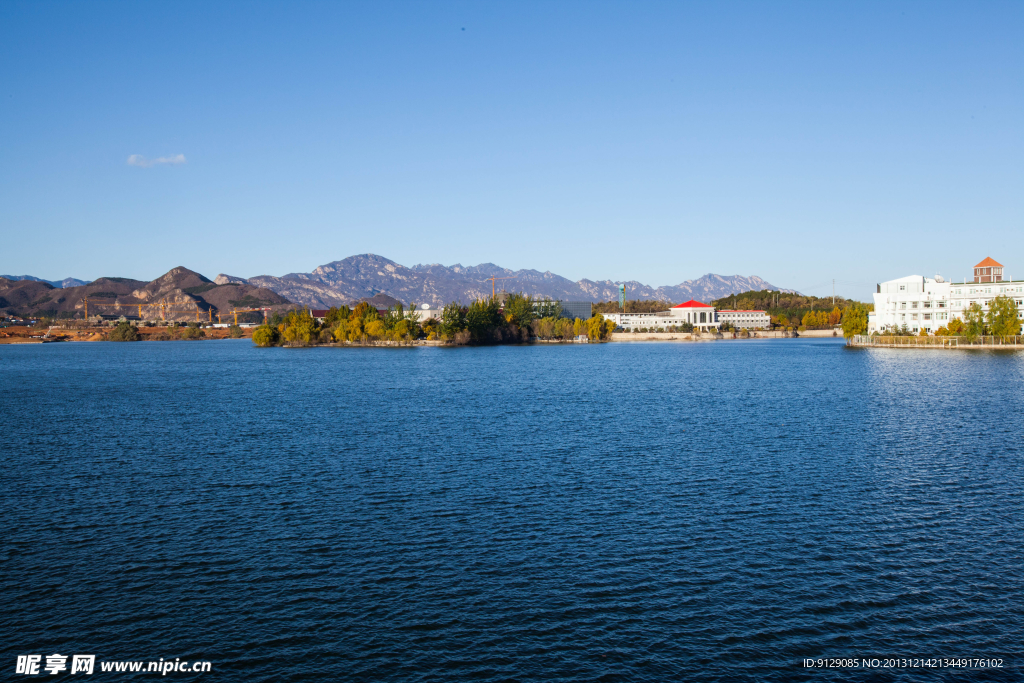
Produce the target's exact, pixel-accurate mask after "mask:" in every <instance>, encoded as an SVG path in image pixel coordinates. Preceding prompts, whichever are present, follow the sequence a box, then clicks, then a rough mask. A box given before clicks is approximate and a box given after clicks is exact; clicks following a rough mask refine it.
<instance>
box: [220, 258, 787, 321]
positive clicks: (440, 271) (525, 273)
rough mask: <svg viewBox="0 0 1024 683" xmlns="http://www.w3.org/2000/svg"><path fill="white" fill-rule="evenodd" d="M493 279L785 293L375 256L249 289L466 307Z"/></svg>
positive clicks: (565, 295)
mask: <svg viewBox="0 0 1024 683" xmlns="http://www.w3.org/2000/svg"><path fill="white" fill-rule="evenodd" d="M225 277H227V276H225ZM491 277H496V278H507V279H500V280H496V281H494V289H495V290H504V291H522V292H525V293H527V294H531V295H533V296H537V297H543V298H550V299H561V300H562V301H610V300H614V299H616V298H618V287H619V284H625V285H626V295H627V296H628V297H629V298H631V299H659V300H668V301H686V300H688V299H699V300H703V301H710V300H712V299H719V298H722V297H725V296H729V295H730V294H739V293H742V292H747V291H751V290H758V291H759V290H762V289H771V290H780V288H779V287H776V286H775V285H772V284H771V283H769V282H767V281H765V280H764V279H762V278H760V277H758V276H756V275H751V276H742V275H718V274H715V273H706V274H704V275H702V276H701V277H699V278H696V279H694V280H686V281H684V282H681V283H679V284H678V285H673V286H667V287H656V288H655V287H651V286H649V285H645V284H643V283H641V282H638V281H636V280H631V281H629V282H625V283H622V282H621V281H612V280H586V279H584V280H579V281H577V282H573V281H572V280H569V279H568V278H564V277H562V276H560V275H557V274H555V273H552V272H551V271H550V270H548V271H544V272H540V271H537V270H530V269H522V270H510V269H508V268H503V267H502V266H499V265H497V264H495V263H481V264H478V265H476V266H464V265H462V264H461V263H455V264H452V265H450V266H444V265H441V264H439V263H430V264H416V265H415V266H413V267H411V268H409V267H406V266H403V265H401V264H399V263H396V262H395V261H392V260H390V259H388V258H385V257H383V256H380V255H378V254H356V255H354V256H349V257H347V258H344V259H341V260H338V261H331V262H329V263H325V264H324V265H322V266H319V267H317V268H315V269H313V271H312V272H311V273H289V274H287V275H284V276H282V277H274V276H269V275H260V276H257V277H252V278H249V279H248V280H246V282H248V283H249V284H252V285H257V286H260V287H266V288H268V289H271V290H273V291H275V292H277V293H278V294H280V295H281V296H284V297H287V298H288V299H289V300H291V301H294V302H296V303H300V304H304V305H307V306H311V307H313V308H318V309H323V308H330V307H331V306H341V305H345V304H348V303H349V302H351V301H359V300H362V299H366V298H370V297H373V296H374V295H377V294H386V295H388V296H391V297H394V298H395V299H398V300H400V301H402V302H403V303H405V304H408V303H410V302H416V303H428V304H434V305H444V304H446V303H448V302H450V301H461V302H463V303H468V302H469V301H471V300H473V299H476V298H478V297H485V296H490V294H491V291H492V282H491V281H490V280H489V279H488V278H491ZM780 291H785V292H788V291H792V290H780Z"/></svg>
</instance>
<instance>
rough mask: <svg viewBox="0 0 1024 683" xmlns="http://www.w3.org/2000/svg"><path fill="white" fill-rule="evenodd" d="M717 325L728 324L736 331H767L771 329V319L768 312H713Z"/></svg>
mask: <svg viewBox="0 0 1024 683" xmlns="http://www.w3.org/2000/svg"><path fill="white" fill-rule="evenodd" d="M715 315H717V316H718V324H719V325H722V324H724V323H728V324H730V325H732V326H733V327H735V328H736V329H737V330H756V329H761V330H767V329H768V328H769V327H771V324H772V317H771V316H770V315H768V311H727V310H722V311H715Z"/></svg>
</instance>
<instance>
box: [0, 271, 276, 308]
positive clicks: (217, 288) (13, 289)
mask: <svg viewBox="0 0 1024 683" xmlns="http://www.w3.org/2000/svg"><path fill="white" fill-rule="evenodd" d="M86 298H88V300H89V315H90V316H91V315H94V314H97V313H99V314H104V315H125V316H129V317H137V316H138V313H139V308H138V306H139V305H140V304H141V305H143V309H144V310H143V317H145V318H149V319H152V318H160V317H162V316H163V315H166V317H167V319H168V320H195V319H196V311H197V310H198V311H199V312H200V317H204V316H205V317H206V319H209V318H210V317H212V316H211V315H210V313H209V311H211V309H213V313H214V314H216V312H217V311H220V312H222V313H226V312H227V311H230V310H232V309H233V308H263V307H268V308H270V307H275V306H276V307H287V306H289V305H290V304H289V302H288V300H287V299H285V298H284V297H282V296H281V295H279V294H276V293H275V292H272V291H270V290H268V289H261V288H260V287H257V286H254V285H249V284H245V283H232V284H226V285H221V284H217V283H216V282H211V281H210V280H209V279H208V278H206V277H203V276H202V275H200V274H199V273H196V272H194V271H191V270H189V269H188V268H181V267H179V268H172V269H171V270H170V271H168V272H167V273H165V274H164V275H161V276H160V277H158V278H157V279H155V280H152V281H150V282H146V281H143V280H132V279H130V278H124V277H101V278H99V279H97V280H95V281H93V282H90V283H89V284H86V285H78V286H72V287H54V286H53V285H52V284H51V283H50V282H49V281H47V280H42V279H39V278H22V279H20V280H11V279H7V278H0V310H6V311H7V312H8V313H16V314H20V315H49V316H53V317H57V316H60V315H61V314H64V315H65V316H67V315H72V314H74V313H84V312H85V305H84V303H83V302H84V300H85V299H86ZM158 302H163V303H164V304H165V306H156V305H154V304H158Z"/></svg>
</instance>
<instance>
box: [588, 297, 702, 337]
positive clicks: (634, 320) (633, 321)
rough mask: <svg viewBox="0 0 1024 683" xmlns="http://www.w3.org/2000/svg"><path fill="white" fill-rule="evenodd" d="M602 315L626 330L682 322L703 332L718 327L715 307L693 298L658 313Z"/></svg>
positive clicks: (664, 326)
mask: <svg viewBox="0 0 1024 683" xmlns="http://www.w3.org/2000/svg"><path fill="white" fill-rule="evenodd" d="M602 315H603V316H604V317H605V318H608V319H609V320H613V321H615V324H616V325H617V326H618V327H621V328H623V329H626V330H635V329H639V328H647V329H652V328H653V329H658V328H659V327H663V328H666V329H668V328H669V327H675V326H679V325H682V324H683V323H689V324H691V325H693V327H694V328H695V329H698V330H701V331H705V332H706V331H708V330H711V329H717V328H718V321H717V320H716V319H715V308H714V307H713V306H710V305H708V304H705V303H701V302H700V301H695V300H693V299H690V300H689V301H687V302H686V303H682V304H679V305H678V306H673V307H672V308H670V309H669V310H667V311H659V312H658V313H602Z"/></svg>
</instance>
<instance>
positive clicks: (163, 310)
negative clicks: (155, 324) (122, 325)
mask: <svg viewBox="0 0 1024 683" xmlns="http://www.w3.org/2000/svg"><path fill="white" fill-rule="evenodd" d="M82 302H83V303H84V304H85V317H86V319H88V318H89V299H88V297H86V298H85V299H82ZM92 305H93V306H114V307H117V308H124V307H128V308H136V307H137V308H138V309H139V319H140V320H141V319H142V308H143V306H146V307H150V306H155V307H158V308H159V309H160V317H161V318H162V319H163V320H167V314H168V313H176V312H179V311H180V312H183V313H185V312H191V311H193V310H195V314H196V322H199V311H200V308H199V304H196V307H195V309H192V308H183V309H181V308H178V309H176V308H169V306H170V304H168V303H167V301H166V300H165V301H158V302H156V303H152V304H127V303H126V304H122V303H118V302H117V300H116V299H115V300H114V301H100V300H97V299H93V300H92ZM207 312H208V314H209V319H210V322H211V323H212V322H213V307H212V306H211V307H210V308H209V309H208V311H207Z"/></svg>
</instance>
